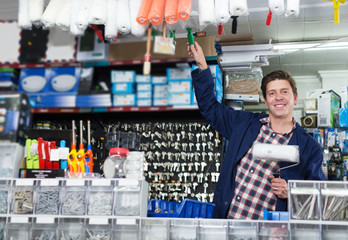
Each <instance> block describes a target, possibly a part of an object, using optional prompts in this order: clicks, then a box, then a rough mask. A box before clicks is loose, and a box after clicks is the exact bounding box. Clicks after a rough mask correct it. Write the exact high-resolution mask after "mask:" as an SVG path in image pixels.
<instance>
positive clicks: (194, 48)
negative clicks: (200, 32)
mask: <svg viewBox="0 0 348 240" xmlns="http://www.w3.org/2000/svg"><path fill="white" fill-rule="evenodd" d="M187 53H188V55H189V56H190V57H193V58H194V59H195V61H196V63H197V65H198V67H199V68H200V69H202V70H204V69H207V68H208V65H207V62H206V61H205V56H204V53H203V50H202V48H201V46H199V44H198V43H197V42H195V45H189V43H187Z"/></svg>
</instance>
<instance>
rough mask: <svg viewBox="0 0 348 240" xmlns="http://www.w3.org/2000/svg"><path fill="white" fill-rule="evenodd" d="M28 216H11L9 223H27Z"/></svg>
mask: <svg viewBox="0 0 348 240" xmlns="http://www.w3.org/2000/svg"><path fill="white" fill-rule="evenodd" d="M28 222H29V217H11V223H28Z"/></svg>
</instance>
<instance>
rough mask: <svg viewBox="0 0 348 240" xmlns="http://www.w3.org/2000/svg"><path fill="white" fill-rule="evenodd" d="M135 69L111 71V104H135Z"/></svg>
mask: <svg viewBox="0 0 348 240" xmlns="http://www.w3.org/2000/svg"><path fill="white" fill-rule="evenodd" d="M135 76H136V74H135V71H116V70H113V71H111V83H112V88H111V91H112V93H113V94H114V95H113V106H118V107H121V106H135V105H136V93H135Z"/></svg>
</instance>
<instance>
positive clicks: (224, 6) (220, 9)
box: [215, 0, 230, 24]
mask: <svg viewBox="0 0 348 240" xmlns="http://www.w3.org/2000/svg"><path fill="white" fill-rule="evenodd" d="M215 17H216V22H217V23H223V24H225V23H227V22H228V20H229V19H230V12H229V0H215Z"/></svg>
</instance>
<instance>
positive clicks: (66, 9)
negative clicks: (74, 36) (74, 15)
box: [55, 0, 72, 31]
mask: <svg viewBox="0 0 348 240" xmlns="http://www.w3.org/2000/svg"><path fill="white" fill-rule="evenodd" d="M71 1H72V0H64V4H63V6H62V7H61V9H60V11H59V13H58V14H57V17H56V20H55V24H56V26H57V27H58V28H60V29H61V30H63V31H68V30H70V24H71V19H70V18H71Z"/></svg>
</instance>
